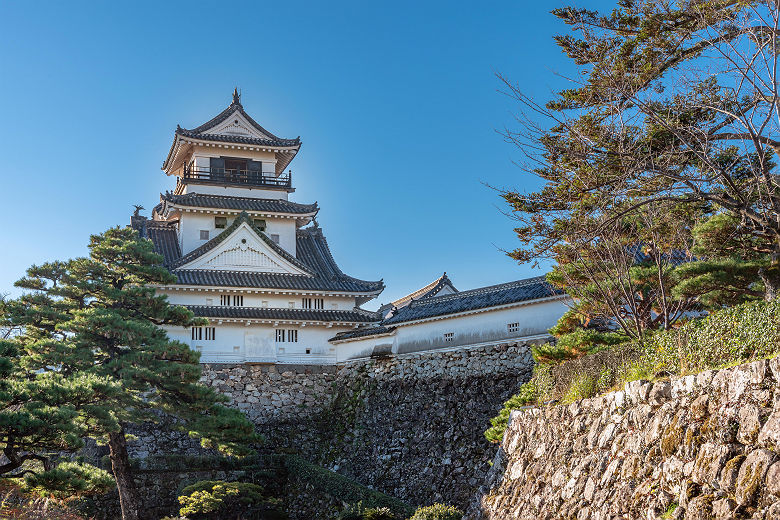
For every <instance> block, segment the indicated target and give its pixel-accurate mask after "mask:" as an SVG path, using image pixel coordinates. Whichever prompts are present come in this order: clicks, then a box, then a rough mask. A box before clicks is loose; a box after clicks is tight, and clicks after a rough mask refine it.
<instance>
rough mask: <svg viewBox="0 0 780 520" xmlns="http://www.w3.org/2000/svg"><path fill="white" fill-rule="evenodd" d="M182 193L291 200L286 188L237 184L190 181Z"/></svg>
mask: <svg viewBox="0 0 780 520" xmlns="http://www.w3.org/2000/svg"><path fill="white" fill-rule="evenodd" d="M182 193H202V194H204V195H224V196H229V197H252V198H255V199H274V200H289V199H288V194H287V190H286V189H276V190H270V189H263V188H249V187H246V188H240V187H237V186H214V185H211V184H196V183H194V182H188V183H187V184H185V185H184V190H182Z"/></svg>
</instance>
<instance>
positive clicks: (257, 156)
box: [187, 144, 276, 173]
mask: <svg viewBox="0 0 780 520" xmlns="http://www.w3.org/2000/svg"><path fill="white" fill-rule="evenodd" d="M227 146H231V145H227ZM189 157H192V159H194V160H195V161H198V160H199V158H200V159H204V158H205V159H206V161H205V162H204V163H201V164H204V165H205V166H208V165H209V161H208V158H210V157H236V158H242V159H252V160H253V161H262V162H263V171H264V172H271V173H273V172H274V171H275V170H274V168H275V166H274V165H275V164H276V154H275V153H274V152H262V151H257V150H239V149H237V148H227V147H225V148H217V147H213V146H203V145H198V144H196V145H193V146H192V154H191V155H190V156H189ZM187 162H189V159H188V160H187ZM266 163H268V166H266Z"/></svg>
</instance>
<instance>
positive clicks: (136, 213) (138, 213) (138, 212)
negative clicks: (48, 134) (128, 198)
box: [133, 204, 146, 217]
mask: <svg viewBox="0 0 780 520" xmlns="http://www.w3.org/2000/svg"><path fill="white" fill-rule="evenodd" d="M133 207H134V208H135V211H133V216H134V217H140V216H141V210H144V209H146V208H144V207H143V206H141V205H140V204H133Z"/></svg>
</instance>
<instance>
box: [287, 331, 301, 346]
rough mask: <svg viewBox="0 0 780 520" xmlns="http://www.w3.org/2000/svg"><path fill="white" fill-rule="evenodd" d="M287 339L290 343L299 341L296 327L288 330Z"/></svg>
mask: <svg viewBox="0 0 780 520" xmlns="http://www.w3.org/2000/svg"><path fill="white" fill-rule="evenodd" d="M287 341H288V342H289V343H298V331H297V330H294V329H289V330H288V331H287Z"/></svg>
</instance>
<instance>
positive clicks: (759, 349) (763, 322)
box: [643, 300, 780, 374]
mask: <svg viewBox="0 0 780 520" xmlns="http://www.w3.org/2000/svg"><path fill="white" fill-rule="evenodd" d="M778 352H780V301H778V300H775V301H771V302H765V301H757V302H750V303H745V304H742V305H737V306H735V307H731V308H729V309H724V310H722V311H718V312H715V313H712V314H710V315H709V316H706V317H704V318H702V319H699V320H691V321H689V322H688V323H686V324H684V325H683V326H681V327H680V328H679V329H673V330H669V331H662V332H659V333H657V334H655V335H654V336H653V337H652V338H650V340H649V341H648V342H647V345H646V349H645V352H644V355H643V358H645V359H646V360H647V362H648V364H650V365H651V366H652V368H653V370H655V371H666V372H670V373H672V374H686V373H694V372H699V371H701V370H708V369H711V368H717V367H720V366H724V365H727V364H732V363H741V362H745V361H750V360H753V359H761V358H765V357H768V356H770V355H772V354H776V353H778Z"/></svg>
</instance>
